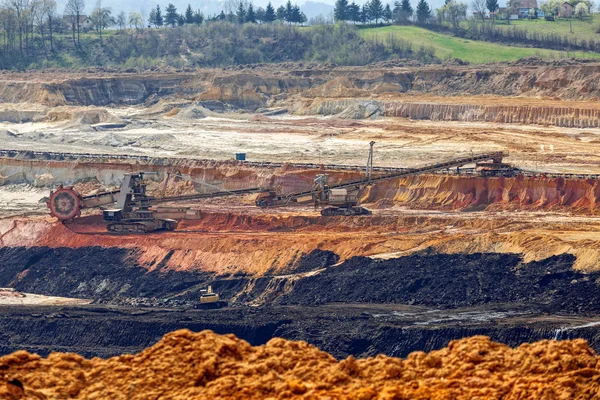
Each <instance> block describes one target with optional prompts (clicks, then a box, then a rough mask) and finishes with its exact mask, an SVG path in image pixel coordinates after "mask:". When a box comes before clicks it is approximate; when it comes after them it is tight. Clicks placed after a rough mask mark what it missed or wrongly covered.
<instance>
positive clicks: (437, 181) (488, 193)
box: [363, 175, 600, 212]
mask: <svg viewBox="0 0 600 400" xmlns="http://www.w3.org/2000/svg"><path fill="white" fill-rule="evenodd" d="M380 199H392V200H393V203H394V204H401V205H408V206H410V207H415V208H442V209H443V208H446V209H469V208H486V207H489V208H494V209H513V208H514V209H517V208H518V209H545V210H550V209H572V210H586V211H590V212H595V211H596V209H597V207H598V205H599V204H600V186H599V182H598V181H597V180H593V179H590V180H583V179H564V178H542V177H539V178H525V177H522V176H520V177H515V178H504V177H499V178H483V177H465V176H443V175H420V176H411V177H407V178H402V179H398V180H395V181H389V182H384V183H382V184H379V185H375V186H371V187H369V188H367V190H366V191H365V193H364V194H363V201H364V202H375V201H378V200H380Z"/></svg>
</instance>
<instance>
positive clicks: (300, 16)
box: [292, 4, 306, 25]
mask: <svg viewBox="0 0 600 400" xmlns="http://www.w3.org/2000/svg"><path fill="white" fill-rule="evenodd" d="M292 22H294V23H296V24H300V25H302V24H304V23H305V22H306V15H304V13H303V12H302V11H300V7H298V5H297V4H296V5H294V7H292Z"/></svg>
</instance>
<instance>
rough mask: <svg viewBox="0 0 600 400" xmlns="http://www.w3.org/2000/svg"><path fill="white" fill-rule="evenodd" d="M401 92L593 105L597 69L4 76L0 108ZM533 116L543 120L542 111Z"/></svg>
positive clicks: (599, 82) (599, 80)
mask: <svg viewBox="0 0 600 400" xmlns="http://www.w3.org/2000/svg"><path fill="white" fill-rule="evenodd" d="M257 71H258V72H257ZM406 92H410V93H421V94H435V95H452V96H456V95H460V94H466V95H502V96H530V97H535V96H549V97H552V98H558V99H563V100H595V99H598V98H600V66H599V65H596V64H592V65H579V66H568V67H564V66H563V67H555V66H547V65H543V66H538V67H525V66H514V65H500V66H496V67H490V66H484V67H481V66H478V67H439V66H432V67H418V68H391V69H381V68H370V69H369V68H367V69H365V68H348V67H341V68H333V69H329V70H319V69H310V70H286V69H282V70H268V69H266V70H264V71H260V70H253V71H252V72H245V71H240V72H232V71H220V70H202V71H199V72H197V73H194V74H192V73H170V74H168V73H156V74H149V73H141V74H133V75H132V74H120V75H119V74H114V75H112V76H107V75H104V76H103V75H97V76H94V75H86V76H83V75H79V76H78V74H77V73H73V74H71V76H68V77H67V76H66V77H63V78H62V79H56V78H55V79H54V80H50V78H49V77H47V76H43V75H42V76H41V77H37V76H34V77H30V76H27V75H26V76H21V75H19V74H8V75H7V76H6V77H4V80H2V81H0V102H5V103H20V102H31V103H38V104H39V103H42V104H47V105H52V106H56V105H64V104H69V105H86V106H87V105H96V106H102V105H108V104H142V103H144V102H145V101H146V100H147V99H148V98H149V97H150V96H154V95H158V96H159V97H164V96H171V95H177V96H179V97H184V98H188V99H189V100H194V99H195V100H202V101H210V100H219V101H224V102H228V103H232V104H235V105H237V106H240V107H247V108H255V107H257V106H260V105H265V104H267V103H269V102H273V101H279V100H283V99H286V98H289V97H290V96H292V95H295V94H302V96H301V97H303V98H304V99H313V98H325V99H326V98H348V97H353V98H357V97H363V98H365V97H370V96H379V95H383V94H389V93H392V94H394V93H396V94H398V93H406ZM567 108H568V107H567ZM575 108H577V107H575ZM508 111H510V110H508ZM489 112H493V111H489ZM532 112H534V113H535V112H538V113H542V114H543V113H544V112H545V111H544V110H539V111H535V110H534V111H532ZM565 112H566V113H567V114H570V113H571V111H565ZM413 114H414V113H413ZM582 117H585V116H582ZM490 118H492V117H490ZM577 118H578V117H577ZM534 119H535V117H534ZM583 124H584V123H583V122H581V123H580V125H583ZM574 126H579V125H577V124H576V125H574ZM588 126H596V125H588Z"/></svg>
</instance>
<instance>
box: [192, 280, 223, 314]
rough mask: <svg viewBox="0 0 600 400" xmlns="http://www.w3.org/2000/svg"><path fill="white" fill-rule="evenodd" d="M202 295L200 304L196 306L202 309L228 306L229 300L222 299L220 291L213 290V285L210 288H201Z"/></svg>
mask: <svg viewBox="0 0 600 400" xmlns="http://www.w3.org/2000/svg"><path fill="white" fill-rule="evenodd" d="M201 292H202V295H201V296H200V304H197V305H196V308H200V309H215V308H223V307H227V302H226V301H222V300H221V298H220V297H219V294H218V293H215V292H213V289H212V286H209V287H208V289H205V290H201Z"/></svg>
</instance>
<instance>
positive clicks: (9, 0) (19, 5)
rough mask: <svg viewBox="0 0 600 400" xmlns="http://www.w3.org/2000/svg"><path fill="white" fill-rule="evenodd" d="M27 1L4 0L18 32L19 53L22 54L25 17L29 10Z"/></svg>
mask: <svg viewBox="0 0 600 400" xmlns="http://www.w3.org/2000/svg"><path fill="white" fill-rule="evenodd" d="M29 3H30V1H29V0H6V3H5V4H6V8H8V9H10V10H12V12H13V13H14V16H15V21H16V23H17V29H18V32H19V51H21V53H23V35H24V34H25V32H26V31H27V19H28V18H27V17H28V13H29V8H30V4H29Z"/></svg>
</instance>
